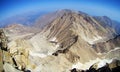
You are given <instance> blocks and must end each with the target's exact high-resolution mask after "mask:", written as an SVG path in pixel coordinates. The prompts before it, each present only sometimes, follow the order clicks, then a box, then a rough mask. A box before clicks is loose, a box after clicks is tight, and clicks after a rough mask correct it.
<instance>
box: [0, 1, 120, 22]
mask: <svg viewBox="0 0 120 72" xmlns="http://www.w3.org/2000/svg"><path fill="white" fill-rule="evenodd" d="M59 9H72V10H77V11H83V12H86V13H88V14H90V15H97V16H105V15H106V16H108V17H110V18H112V19H114V20H117V21H119V22H120V1H119V0H0V12H1V13H0V20H3V19H5V18H8V17H11V16H14V15H17V14H22V13H25V12H29V11H37V10H40V11H48V12H49V11H56V10H59Z"/></svg>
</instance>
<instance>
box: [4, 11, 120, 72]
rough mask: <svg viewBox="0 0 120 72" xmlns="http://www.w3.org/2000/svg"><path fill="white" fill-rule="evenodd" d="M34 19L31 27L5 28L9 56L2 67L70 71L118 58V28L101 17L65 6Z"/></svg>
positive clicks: (98, 66)
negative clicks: (103, 20) (103, 21)
mask: <svg viewBox="0 0 120 72" xmlns="http://www.w3.org/2000/svg"><path fill="white" fill-rule="evenodd" d="M37 20H38V21H37V22H36V24H35V25H34V26H32V27H26V26H24V25H19V24H14V25H11V26H8V27H6V28H5V29H4V32H5V34H6V36H7V37H8V44H7V49H8V51H7V53H8V54H9V59H10V60H8V61H6V59H5V60H4V62H5V64H3V65H4V67H3V69H4V70H6V67H9V68H12V69H15V70H14V71H15V72H16V71H31V72H70V71H71V69H74V68H75V69H74V70H77V69H78V70H86V69H89V68H90V67H91V66H93V67H94V66H95V67H96V65H95V64H97V69H99V68H101V67H104V66H106V63H108V64H110V63H111V62H112V60H113V59H114V58H115V59H117V60H119V59H120V58H119V54H118V53H119V51H118V50H119V49H120V36H119V35H118V29H117V30H116V29H115V28H114V27H112V26H110V25H111V24H107V23H106V22H105V23H102V22H101V21H102V19H100V21H99V19H95V18H94V17H92V16H90V15H88V14H85V13H83V12H77V11H72V10H68V9H65V10H58V11H56V12H54V13H50V14H47V15H45V16H43V17H42V19H37ZM109 21H112V20H108V23H109ZM44 23H45V24H44ZM41 24H44V26H42V28H41V27H40V26H41ZM106 24H107V25H106ZM112 24H113V23H112ZM115 52H117V54H116V53H115Z"/></svg>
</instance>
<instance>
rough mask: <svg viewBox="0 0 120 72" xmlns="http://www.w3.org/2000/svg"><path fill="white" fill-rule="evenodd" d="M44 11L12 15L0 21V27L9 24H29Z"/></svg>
mask: <svg viewBox="0 0 120 72" xmlns="http://www.w3.org/2000/svg"><path fill="white" fill-rule="evenodd" d="M46 13H47V12H40V11H32V12H26V13H23V14H18V15H16V16H12V17H9V18H7V19H5V20H3V21H0V27H5V26H7V25H10V24H23V25H27V26H31V25H33V24H34V23H35V21H36V19H38V18H39V17H40V16H42V15H44V14H46Z"/></svg>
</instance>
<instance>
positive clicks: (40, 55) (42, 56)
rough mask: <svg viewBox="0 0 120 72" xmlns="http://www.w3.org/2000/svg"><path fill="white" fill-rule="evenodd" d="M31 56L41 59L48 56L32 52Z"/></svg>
mask: <svg viewBox="0 0 120 72" xmlns="http://www.w3.org/2000/svg"><path fill="white" fill-rule="evenodd" d="M29 54H30V55H31V56H35V57H41V58H44V57H47V54H43V53H37V52H32V51H30V52H29Z"/></svg>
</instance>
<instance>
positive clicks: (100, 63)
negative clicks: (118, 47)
mask: <svg viewBox="0 0 120 72" xmlns="http://www.w3.org/2000/svg"><path fill="white" fill-rule="evenodd" d="M112 60H113V59H111V60H107V59H103V60H101V59H99V58H97V59H95V60H90V61H89V62H86V63H84V64H83V63H80V62H78V63H76V64H73V65H72V69H73V68H77V69H81V70H87V69H89V68H90V67H91V66H92V65H93V64H95V63H97V68H101V67H103V66H105V65H106V63H111V62H112Z"/></svg>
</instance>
